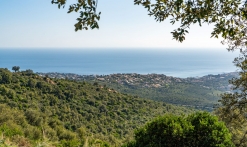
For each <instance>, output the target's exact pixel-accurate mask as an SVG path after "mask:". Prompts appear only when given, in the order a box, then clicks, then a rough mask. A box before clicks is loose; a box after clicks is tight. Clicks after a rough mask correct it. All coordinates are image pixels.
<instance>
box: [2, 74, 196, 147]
mask: <svg viewBox="0 0 247 147" xmlns="http://www.w3.org/2000/svg"><path fill="white" fill-rule="evenodd" d="M97 78H100V77H97ZM88 81H89V82H91V81H90V80H88ZM97 81H100V80H97ZM102 84H104V83H103V82H102ZM109 85H110V84H109ZM192 111H193V110H191V109H188V108H184V107H178V106H174V105H171V104H167V103H164V102H156V101H152V100H148V99H144V98H139V97H138V96H131V95H129V94H121V93H120V91H119V90H114V89H112V88H109V87H108V86H106V85H105V86H102V85H101V84H99V82H93V84H90V83H88V82H86V81H82V82H79V81H72V80H66V79H57V78H56V79H55V78H50V77H49V75H48V76H44V77H41V76H39V75H37V74H34V73H33V72H32V70H27V71H22V72H15V73H12V72H10V71H8V70H7V69H0V133H1V134H3V135H2V139H0V145H1V143H4V144H7V143H8V141H9V144H11V143H12V144H18V143H23V144H26V146H28V145H29V146H34V144H35V145H36V146H38V145H39V146H41V145H42V144H49V146H53V145H58V146H59V145H60V146H66V147H67V146H68V147H69V146H78V145H81V146H82V145H90V146H93V145H92V144H95V146H107V144H108V145H116V146H119V145H120V144H122V143H123V142H125V140H126V141H128V140H129V139H130V138H131V137H132V136H133V135H132V134H133V130H134V129H136V128H138V127H139V126H142V125H144V124H145V123H146V122H148V121H150V120H151V119H153V118H154V117H157V116H159V115H163V114H165V113H174V114H181V113H191V112H192ZM6 140H7V142H6ZM47 146H48V145H47Z"/></svg>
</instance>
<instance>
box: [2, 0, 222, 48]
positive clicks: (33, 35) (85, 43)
mask: <svg viewBox="0 0 247 147" xmlns="http://www.w3.org/2000/svg"><path fill="white" fill-rule="evenodd" d="M68 2H69V3H73V2H75V0H68ZM67 8H68V5H67V7H65V9H60V10H59V9H58V8H57V6H56V5H52V4H51V0H23V1H20V0H1V2H0V48H197V49H198V48H203V49H215V48H219V49H222V48H223V49H224V48H225V47H224V46H222V44H221V43H220V41H221V40H220V39H212V38H210V32H211V31H212V26H207V25H206V24H204V25H203V27H199V26H197V25H196V26H192V27H191V30H190V33H189V34H188V35H187V38H186V40H185V41H184V42H183V43H179V42H177V41H175V40H172V35H171V33H170V32H171V31H172V30H174V29H176V28H177V26H176V25H174V26H172V25H171V24H170V23H169V20H167V21H164V22H162V23H158V22H156V21H155V20H154V18H153V17H149V16H148V15H147V11H146V10H145V9H144V8H143V7H141V6H137V5H134V4H133V0H128V1H127V0H99V3H98V11H101V12H102V15H101V20H100V22H99V25H100V29H99V30H89V31H78V32H75V31H74V23H75V22H76V18H77V17H78V16H79V14H78V13H73V14H67V13H66V12H67Z"/></svg>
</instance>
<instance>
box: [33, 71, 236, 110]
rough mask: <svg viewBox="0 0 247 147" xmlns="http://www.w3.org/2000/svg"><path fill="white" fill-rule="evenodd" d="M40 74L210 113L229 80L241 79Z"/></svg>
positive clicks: (227, 76) (227, 75) (226, 75)
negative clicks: (95, 85) (97, 85)
mask: <svg viewBox="0 0 247 147" xmlns="http://www.w3.org/2000/svg"><path fill="white" fill-rule="evenodd" d="M38 74H39V75H41V76H45V75H47V76H49V77H53V78H67V79H71V80H76V81H87V82H90V83H95V82H97V83H99V84H100V85H106V86H108V87H111V88H114V89H116V90H117V91H119V92H121V93H126V94H131V95H136V96H139V97H145V98H148V99H152V100H156V101H163V102H168V103H172V104H176V105H183V106H187V107H194V108H198V109H203V110H208V111H212V109H213V105H214V104H216V103H217V101H218V99H219V98H220V94H221V93H223V92H232V90H231V85H229V83H228V81H229V80H230V79H232V78H233V77H236V76H238V73H237V72H232V73H224V74H218V75H206V76H203V77H190V78H177V77H171V76H166V75H163V74H147V75H141V74H136V73H132V74H111V75H76V74H61V73H38Z"/></svg>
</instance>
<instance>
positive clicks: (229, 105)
mask: <svg viewBox="0 0 247 147" xmlns="http://www.w3.org/2000/svg"><path fill="white" fill-rule="evenodd" d="M246 57H247V56H246V52H242V54H241V55H240V57H238V58H235V61H234V63H235V65H236V66H237V67H238V68H239V70H240V72H239V77H238V78H233V79H232V80H231V81H230V83H231V84H232V85H234V87H233V88H234V90H236V92H235V93H225V94H223V95H222V96H221V97H222V99H221V100H220V105H219V108H218V109H217V110H216V114H217V115H218V116H219V117H220V119H221V120H222V121H224V122H226V125H227V127H228V128H229V129H230V131H231V132H232V134H233V142H234V144H236V146H239V147H245V146H247V119H246V112H247V109H246V104H247V99H246V97H247V95H246V91H247V83H246V82H247V59H246Z"/></svg>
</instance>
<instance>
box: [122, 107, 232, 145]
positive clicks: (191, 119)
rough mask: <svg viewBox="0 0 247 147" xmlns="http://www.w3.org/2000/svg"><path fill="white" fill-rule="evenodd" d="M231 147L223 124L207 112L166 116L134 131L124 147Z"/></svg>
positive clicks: (228, 134)
mask: <svg viewBox="0 0 247 147" xmlns="http://www.w3.org/2000/svg"><path fill="white" fill-rule="evenodd" d="M217 146H219V147H230V146H233V144H232V142H231V134H230V133H229V131H228V129H227V128H226V126H225V125H224V123H223V122H219V121H218V119H217V117H216V116H212V115H211V114H209V113H207V112H198V113H195V114H191V115H189V116H188V117H183V116H175V115H165V116H163V117H158V118H157V119H155V120H154V121H152V122H150V123H148V124H146V125H145V126H144V127H143V128H140V129H138V130H137V131H136V132H135V140H134V141H132V142H129V143H127V144H125V145H124V147H217Z"/></svg>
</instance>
